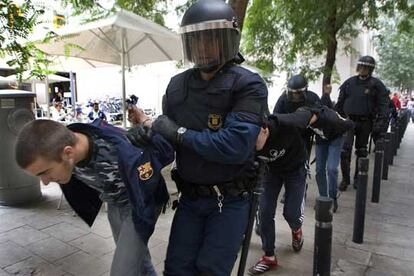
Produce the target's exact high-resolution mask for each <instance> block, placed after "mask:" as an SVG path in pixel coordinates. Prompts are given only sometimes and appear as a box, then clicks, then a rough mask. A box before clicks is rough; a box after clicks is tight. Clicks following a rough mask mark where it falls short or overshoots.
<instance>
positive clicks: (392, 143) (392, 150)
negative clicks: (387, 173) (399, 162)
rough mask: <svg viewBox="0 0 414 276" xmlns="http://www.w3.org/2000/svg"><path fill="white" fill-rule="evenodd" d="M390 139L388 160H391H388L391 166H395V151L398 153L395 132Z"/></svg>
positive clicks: (391, 133)
mask: <svg viewBox="0 0 414 276" xmlns="http://www.w3.org/2000/svg"><path fill="white" fill-rule="evenodd" d="M389 139H390V148H389V150H390V152H389V155H388V158H389V159H388V164H389V165H394V154H395V151H396V144H395V142H396V139H397V133H396V132H393V131H392V130H391V132H390V135H389Z"/></svg>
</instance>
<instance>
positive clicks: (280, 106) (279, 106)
mask: <svg viewBox="0 0 414 276" xmlns="http://www.w3.org/2000/svg"><path fill="white" fill-rule="evenodd" d="M285 102H286V94H285V93H283V94H282V95H281V96H280V97H279V99H277V102H276V105H275V108H273V114H277V113H279V114H282V113H286V109H285Z"/></svg>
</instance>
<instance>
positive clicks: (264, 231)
mask: <svg viewBox="0 0 414 276" xmlns="http://www.w3.org/2000/svg"><path fill="white" fill-rule="evenodd" d="M305 182H306V169H305V166H304V165H303V166H301V167H300V168H298V169H295V170H293V171H290V172H284V173H279V172H277V171H275V170H272V169H270V170H269V172H268V174H267V175H266V176H265V177H264V179H263V191H262V193H261V194H260V201H259V221H260V224H259V225H260V226H259V227H260V236H261V238H262V249H263V251H264V252H265V255H266V256H273V255H274V253H275V242H276V229H275V213H276V206H277V198H278V196H279V193H280V189H281V188H282V186H283V185H285V190H286V198H285V205H284V207H283V217H284V218H285V220H286V221H287V223H288V224H289V226H290V228H291V229H292V230H297V229H299V228H300V227H301V226H302V223H303V208H304V195H305Z"/></svg>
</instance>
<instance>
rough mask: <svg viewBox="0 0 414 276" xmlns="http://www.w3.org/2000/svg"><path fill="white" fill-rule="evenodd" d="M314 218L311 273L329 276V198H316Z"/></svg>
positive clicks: (330, 200)
mask: <svg viewBox="0 0 414 276" xmlns="http://www.w3.org/2000/svg"><path fill="white" fill-rule="evenodd" d="M358 189H359V188H358ZM315 220H316V222H315V240H314V247H313V248H314V249H313V275H314V276H316V275H320V276H329V275H330V274H331V250H332V199H331V198H329V197H323V196H320V197H318V198H316V205H315Z"/></svg>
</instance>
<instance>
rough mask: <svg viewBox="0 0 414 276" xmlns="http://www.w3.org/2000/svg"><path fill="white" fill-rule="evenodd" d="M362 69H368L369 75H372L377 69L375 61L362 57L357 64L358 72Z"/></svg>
mask: <svg viewBox="0 0 414 276" xmlns="http://www.w3.org/2000/svg"><path fill="white" fill-rule="evenodd" d="M361 66H362V67H367V68H368V70H369V75H371V74H372V71H374V68H375V59H374V58H373V57H371V56H362V57H360V58H359V59H358V62H357V71H359V69H360V68H361Z"/></svg>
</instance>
